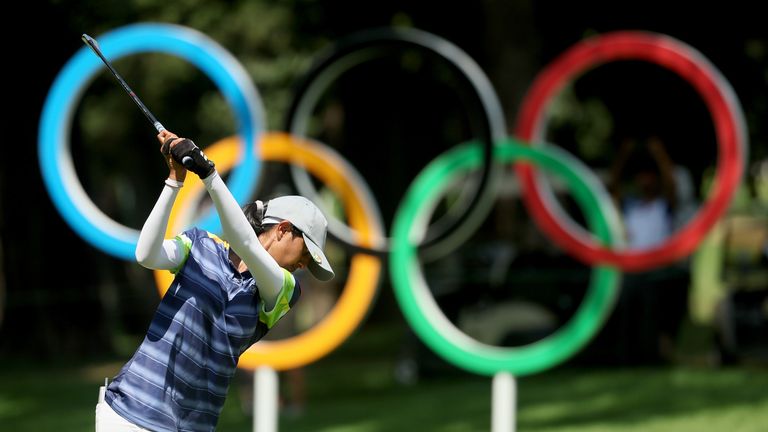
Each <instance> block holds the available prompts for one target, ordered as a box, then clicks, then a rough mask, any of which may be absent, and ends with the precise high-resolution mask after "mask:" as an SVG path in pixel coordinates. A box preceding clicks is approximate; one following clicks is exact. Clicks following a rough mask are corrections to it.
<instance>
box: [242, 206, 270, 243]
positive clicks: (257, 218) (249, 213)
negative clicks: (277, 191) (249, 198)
mask: <svg viewBox="0 0 768 432" xmlns="http://www.w3.org/2000/svg"><path fill="white" fill-rule="evenodd" d="M266 212H267V204H265V203H263V202H262V201H260V200H256V201H254V202H252V203H248V204H246V205H245V206H243V213H245V218H246V219H248V223H250V224H251V227H253V231H255V232H256V235H257V236H258V235H260V234H261V233H263V232H264V231H265V227H264V226H262V221H264V214H265V213H266Z"/></svg>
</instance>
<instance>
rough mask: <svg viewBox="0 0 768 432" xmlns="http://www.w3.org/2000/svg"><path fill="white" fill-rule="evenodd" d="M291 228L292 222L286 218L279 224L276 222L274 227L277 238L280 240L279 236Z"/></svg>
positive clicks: (281, 236)
mask: <svg viewBox="0 0 768 432" xmlns="http://www.w3.org/2000/svg"><path fill="white" fill-rule="evenodd" d="M291 228H293V224H292V223H290V222H289V221H286V220H284V221H281V222H280V223H279V224H277V226H276V227H275V229H276V230H277V231H276V235H277V239H278V240H280V239H281V238H283V235H285V234H287V233H289V232H291Z"/></svg>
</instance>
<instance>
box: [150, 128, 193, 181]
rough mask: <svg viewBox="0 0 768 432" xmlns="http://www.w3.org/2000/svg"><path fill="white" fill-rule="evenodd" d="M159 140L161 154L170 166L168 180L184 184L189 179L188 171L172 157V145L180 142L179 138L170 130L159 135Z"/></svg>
mask: <svg viewBox="0 0 768 432" xmlns="http://www.w3.org/2000/svg"><path fill="white" fill-rule="evenodd" d="M157 140H158V141H160V153H162V155H163V158H164V159H165V163H166V164H167V165H168V178H169V179H171V180H177V181H180V182H183V181H184V179H185V178H186V177H187V169H186V168H184V165H182V164H181V163H179V162H176V161H175V160H174V159H173V157H172V156H171V143H172V142H173V141H178V140H179V137H178V136H177V135H176V134H175V133H173V132H171V131H169V130H163V131H162V132H160V133H159V134H157Z"/></svg>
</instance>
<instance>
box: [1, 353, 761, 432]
mask: <svg viewBox="0 0 768 432" xmlns="http://www.w3.org/2000/svg"><path fill="white" fill-rule="evenodd" d="M353 339H354V338H353ZM392 358H393V357H392V356H389V355H380V354H378V353H377V352H376V351H372V350H370V349H368V347H366V346H365V345H361V344H358V345H355V344H354V343H353V344H351V345H349V346H345V347H342V349H341V350H339V351H337V352H336V353H333V354H332V355H331V356H329V357H328V358H326V359H323V360H321V361H319V362H318V363H315V364H313V365H310V366H308V367H307V368H306V369H305V372H306V384H307V404H306V407H305V409H304V410H303V411H302V412H288V411H287V410H284V411H283V412H281V417H280V430H282V431H294V432H302V431H313V432H385V431H405V432H408V431H437V432H461V431H488V430H489V429H490V397H491V394H490V392H491V382H490V379H489V378H487V377H479V376H473V375H470V374H467V373H464V372H461V371H458V370H453V371H450V370H449V371H448V372H447V373H445V374H436V375H434V376H430V377H428V378H425V379H422V380H421V381H419V382H418V383H417V384H415V385H402V384H399V383H397V382H396V380H395V379H394V377H393V373H392V370H393V367H394V361H393V360H392ZM121 365H122V361H121V360H119V359H118V360H115V361H102V362H98V363H92V364H87V365H83V364H79V365H69V366H52V365H43V364H39V363H36V362H19V361H11V360H8V359H5V360H0V430H3V431H13V432H27V431H29V432H32V431H35V432H40V431H57V432H70V431H71V432H74V431H92V430H93V410H94V405H95V403H96V397H97V388H98V386H99V384H100V383H101V382H103V380H104V377H106V376H109V377H111V376H113V375H114V374H115V373H116V372H117V370H118V369H119V368H120V366H121ZM283 377H284V375H281V378H283ZM239 378H240V379H238V380H236V381H235V382H234V384H233V386H232V387H231V389H230V395H229V398H228V399H227V404H226V405H225V408H224V411H223V413H222V417H221V421H220V424H219V428H218V430H221V431H249V430H251V423H252V419H251V417H250V416H249V415H248V414H247V412H246V411H245V410H244V409H243V406H247V405H248V403H247V401H246V400H244V399H243V397H244V396H245V397H247V395H248V394H250V390H249V389H248V388H247V386H245V385H244V384H245V383H247V382H248V379H247V376H245V375H243V376H240V377H239ZM518 385H519V388H518V390H519V403H518V422H517V425H518V430H519V431H540V432H544V431H553V432H554V431H575V432H603V431H605V432H607V431H618V430H621V431H643V432H665V431H669V432H685V431H727V432H763V431H765V430H768V429H766V425H768V369H766V368H765V367H758V366H752V367H746V366H744V367H739V368H707V367H693V366H675V367H663V368H662V367H660V368H637V369H629V368H627V369H617V368H613V369H589V368H579V367H561V368H558V369H556V370H553V371H550V372H546V373H542V374H539V375H534V376H530V377H523V378H521V379H519V382H518ZM286 388H287V387H286V386H283V389H286Z"/></svg>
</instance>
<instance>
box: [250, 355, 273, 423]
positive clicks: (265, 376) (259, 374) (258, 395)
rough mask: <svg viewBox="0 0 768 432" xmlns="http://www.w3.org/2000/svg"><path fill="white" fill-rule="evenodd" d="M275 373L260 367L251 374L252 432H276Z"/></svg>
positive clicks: (267, 368) (268, 368)
mask: <svg viewBox="0 0 768 432" xmlns="http://www.w3.org/2000/svg"><path fill="white" fill-rule="evenodd" d="M278 391H279V383H278V380H277V372H276V371H275V370H274V369H272V368H270V367H260V368H258V369H256V371H254V373H253V431H254V432H277V410H278V406H277V400H278Z"/></svg>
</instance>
